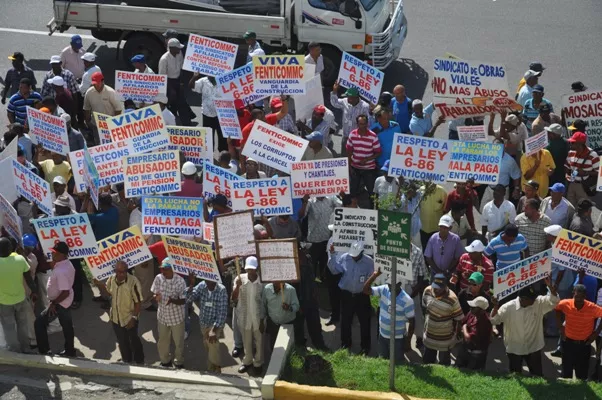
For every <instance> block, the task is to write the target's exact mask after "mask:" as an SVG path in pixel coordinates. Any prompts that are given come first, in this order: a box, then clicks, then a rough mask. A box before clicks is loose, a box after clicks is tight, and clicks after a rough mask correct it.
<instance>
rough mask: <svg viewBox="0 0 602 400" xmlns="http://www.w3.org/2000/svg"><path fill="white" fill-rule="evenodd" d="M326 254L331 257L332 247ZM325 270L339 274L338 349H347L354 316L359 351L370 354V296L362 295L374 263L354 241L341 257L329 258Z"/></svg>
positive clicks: (361, 244)
mask: <svg viewBox="0 0 602 400" xmlns="http://www.w3.org/2000/svg"><path fill="white" fill-rule="evenodd" d="M329 252H330V253H331V254H334V245H330V249H329ZM328 268H329V269H330V272H332V273H333V274H334V275H337V274H341V280H340V281H339V288H341V347H342V348H345V349H350V348H351V345H352V342H351V323H352V322H353V317H354V315H355V314H357V318H358V320H359V323H360V336H361V349H362V350H361V352H362V353H364V354H369V353H370V344H371V338H370V317H371V315H372V306H371V305H370V296H369V295H367V294H365V293H364V283H365V282H366V280H367V279H368V278H370V276H371V275H372V274H373V273H374V261H373V260H372V258H371V257H370V256H367V255H365V254H364V242H361V241H355V242H353V243H352V244H351V248H350V249H349V251H348V252H347V253H344V254H343V255H342V256H341V257H339V258H336V257H331V258H330V259H329V260H328Z"/></svg>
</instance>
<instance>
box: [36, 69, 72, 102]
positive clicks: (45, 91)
mask: <svg viewBox="0 0 602 400" xmlns="http://www.w3.org/2000/svg"><path fill="white" fill-rule="evenodd" d="M61 77H62V78H63V80H64V81H65V85H67V89H69V91H70V92H71V93H72V94H73V96H75V95H76V93H77V92H79V87H78V86H77V81H76V80H75V76H74V75H73V73H72V72H71V71H69V70H68V69H63V70H62V71H61ZM51 78H54V72H52V70H50V71H48V72H46V75H45V76H44V84H43V85H42V92H41V93H40V94H41V95H42V97H46V96H51V97H54V94H55V93H54V87H53V85H51V84H49V83H48V79H51Z"/></svg>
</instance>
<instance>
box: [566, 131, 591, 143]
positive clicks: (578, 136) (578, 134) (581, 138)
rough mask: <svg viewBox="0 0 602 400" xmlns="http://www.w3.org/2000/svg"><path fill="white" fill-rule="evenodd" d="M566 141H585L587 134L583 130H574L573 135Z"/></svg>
mask: <svg viewBox="0 0 602 400" xmlns="http://www.w3.org/2000/svg"><path fill="white" fill-rule="evenodd" d="M568 141H569V142H571V143H586V142H587V135H586V134H585V133H583V132H575V133H573V136H571V137H570V138H569V139H568Z"/></svg>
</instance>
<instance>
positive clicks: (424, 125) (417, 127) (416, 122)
mask: <svg viewBox="0 0 602 400" xmlns="http://www.w3.org/2000/svg"><path fill="white" fill-rule="evenodd" d="M433 112H435V106H433V103H431V104H429V105H428V106H426V107H425V108H423V109H422V118H418V117H417V116H416V113H412V119H411V120H410V132H412V135H417V136H424V135H426V134H427V133H429V132H430V130H431V129H433V121H432V119H431V117H432V116H433Z"/></svg>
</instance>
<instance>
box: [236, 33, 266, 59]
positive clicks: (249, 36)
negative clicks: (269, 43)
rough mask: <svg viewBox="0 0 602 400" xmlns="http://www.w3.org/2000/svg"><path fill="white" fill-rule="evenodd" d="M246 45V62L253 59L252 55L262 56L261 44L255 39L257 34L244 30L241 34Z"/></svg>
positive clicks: (263, 53)
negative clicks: (247, 47) (247, 49)
mask: <svg viewBox="0 0 602 400" xmlns="http://www.w3.org/2000/svg"><path fill="white" fill-rule="evenodd" d="M242 37H243V39H244V40H245V42H246V43H247V46H249V51H248V53H247V63H249V62H251V61H252V60H253V57H256V56H264V55H265V52H264V51H263V49H262V48H261V45H260V44H259V42H258V41H257V34H256V33H255V32H253V31H246V32H245V34H244V35H243V36H242Z"/></svg>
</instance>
